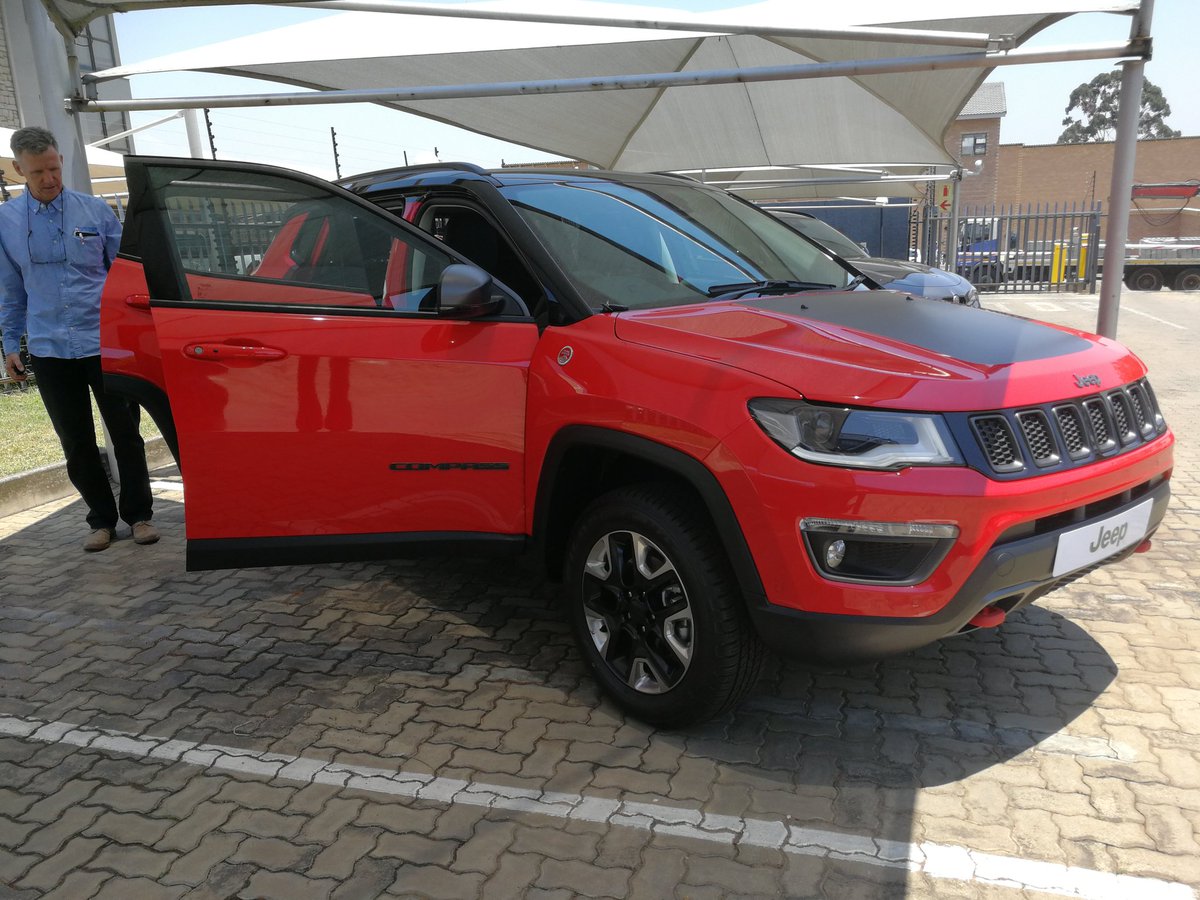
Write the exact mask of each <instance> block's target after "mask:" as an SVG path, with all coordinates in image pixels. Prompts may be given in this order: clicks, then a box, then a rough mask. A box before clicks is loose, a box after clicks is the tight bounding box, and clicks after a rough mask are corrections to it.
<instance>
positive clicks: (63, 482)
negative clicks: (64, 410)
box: [0, 437, 175, 518]
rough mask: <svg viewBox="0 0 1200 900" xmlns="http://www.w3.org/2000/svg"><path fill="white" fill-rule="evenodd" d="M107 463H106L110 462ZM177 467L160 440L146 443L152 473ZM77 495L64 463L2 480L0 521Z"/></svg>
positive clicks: (0, 485)
mask: <svg viewBox="0 0 1200 900" xmlns="http://www.w3.org/2000/svg"><path fill="white" fill-rule="evenodd" d="M102 458H103V457H102ZM105 462H106V463H107V460H105ZM174 463H175V458H174V457H173V456H171V451H170V449H169V448H168V447H167V444H166V441H164V440H163V439H162V438H161V437H153V438H149V439H147V441H146V464H147V465H148V466H149V467H150V470H151V471H153V470H155V469H157V468H160V467H162V466H168V465H174ZM74 493H75V488H74V486H73V485H72V484H71V480H70V479H69V478H67V464H66V463H65V462H61V463H57V464H55V465H52V466H42V468H40V469H33V470H32V471H29V472H21V473H20V474H17V475H9V476H7V477H6V478H0V518H2V517H4V516H11V515H13V514H14V513H19V512H24V511H25V510H27V509H32V508H33V507H35V506H41V505H42V504H43V503H49V502H50V501H51V500H61V499H62V498H63V497H70V496H71V495H72V494H74Z"/></svg>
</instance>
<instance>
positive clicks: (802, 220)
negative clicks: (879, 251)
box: [779, 213, 867, 259]
mask: <svg viewBox="0 0 1200 900" xmlns="http://www.w3.org/2000/svg"><path fill="white" fill-rule="evenodd" d="M779 218H780V219H781V220H782V221H783V222H784V223H785V224H787V225H788V226H790V227H792V228H795V229H796V230H797V231H798V232H800V233H801V234H803V235H805V236H806V237H810V238H812V239H813V240H814V241H816V242H817V243H818V244H820V245H821V246H823V247H828V248H829V249H830V250H832V251H833V252H834V253H836V254H837V255H838V256H840V257H841V258H842V259H865V258H866V256H867V254H866V252H865V251H864V250H863V248H862V247H860V246H858V244H856V243H854V241H852V240H850V238H848V237H846V235H844V234H842V233H841V232H840V231H838V230H837V229H836V228H834V227H833V226H832V225H828V224H826V223H825V222H822V221H821V220H820V219H813V218H811V217H809V216H797V215H794V214H791V215H789V214H788V213H780V214H779Z"/></svg>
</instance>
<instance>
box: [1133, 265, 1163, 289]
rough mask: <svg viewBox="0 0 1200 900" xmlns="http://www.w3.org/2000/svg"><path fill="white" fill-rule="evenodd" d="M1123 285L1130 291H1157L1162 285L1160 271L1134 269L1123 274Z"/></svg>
mask: <svg viewBox="0 0 1200 900" xmlns="http://www.w3.org/2000/svg"><path fill="white" fill-rule="evenodd" d="M1125 285H1126V287H1128V288H1129V289H1130V290H1131V291H1157V290H1159V289H1160V288H1161V287H1162V286H1163V277H1162V272H1160V271H1159V270H1158V269H1148V268H1141V269H1134V270H1133V271H1132V272H1130V273H1129V274H1128V275H1126V276H1125Z"/></svg>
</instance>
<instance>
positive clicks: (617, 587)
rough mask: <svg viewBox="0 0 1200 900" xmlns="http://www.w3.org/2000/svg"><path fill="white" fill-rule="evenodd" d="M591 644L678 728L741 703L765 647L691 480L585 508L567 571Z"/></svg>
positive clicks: (630, 702)
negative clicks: (685, 486)
mask: <svg viewBox="0 0 1200 900" xmlns="http://www.w3.org/2000/svg"><path fill="white" fill-rule="evenodd" d="M564 583H565V588H566V596H567V603H568V606H569V610H568V613H569V616H570V619H571V625H572V627H573V628H574V630H575V637H576V639H577V640H578V642H579V647H580V651H581V653H582V654H583V657H584V659H585V660H586V661H587V663H588V666H589V668H591V670H592V672H593V674H594V676H595V678H596V680H597V681H598V682H599V683H600V686H601V687H602V688H603V689H604V691H605V692H606V693H607V694H608V695H609V696H610V697H611V698H612V699H613V700H614V701H615V702H616V703H617V705H618V706H620V707H621V708H622V709H623V710H625V711H626V712H628V713H629V714H631V715H633V716H635V717H636V718H638V719H641V720H642V721H644V722H647V723H649V724H652V725H657V726H661V727H666V728H675V727H679V726H683V725H689V724H692V723H695V722H701V721H703V720H705V719H708V718H711V717H712V716H715V715H719V714H720V713H722V712H725V711H726V710H728V709H730V708H732V707H733V706H734V705H736V704H737V703H738V701H739V700H741V699H742V697H744V696H745V695H746V693H747V692H748V691H749V690H750V689H751V688H752V687H753V686H754V683H755V682H756V681H757V680H758V676H759V673H760V672H761V669H762V663H763V657H764V652H765V651H764V649H763V646H762V644H761V642H760V641H759V639H758V636H757V635H756V634H755V633H754V631H753V628H752V626H751V624H750V621H749V616H748V615H747V612H746V609H745V605H744V601H743V599H742V597H741V595H740V592H739V591H738V588H737V582H736V580H735V579H734V576H733V573H732V571H731V569H730V567H729V562H728V560H727V559H726V556H725V553H724V550H723V548H722V547H721V544H720V542H719V541H718V539H717V537H716V534H715V533H714V531H713V529H712V527H711V526H710V525H709V522H708V516H707V514H706V511H705V509H704V508H703V507H702V506H701V505H700V504H699V503H698V502H697V501H696V500H694V499H693V498H691V497H690V496H688V495H687V494H686V493H684V492H682V491H677V490H672V489H669V488H666V487H661V486H658V485H649V484H647V485H635V486H631V487H626V488H621V489H619V490H615V491H613V492H611V493H609V494H606V495H604V496H602V497H600V498H599V499H597V500H596V501H595V502H593V503H592V504H591V505H590V506H589V507H588V508H587V509H586V510H585V511H584V513H583V515H581V516H580V518H579V520H578V521H577V522H576V524H575V527H574V529H573V532H572V535H571V540H570V544H569V546H568V549H567V557H566V571H565V577H564Z"/></svg>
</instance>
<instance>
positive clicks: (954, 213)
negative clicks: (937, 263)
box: [946, 166, 963, 272]
mask: <svg viewBox="0 0 1200 900" xmlns="http://www.w3.org/2000/svg"><path fill="white" fill-rule="evenodd" d="M962 177H963V170H962V166H959V167H958V168H957V169H955V170H954V171H953V172H951V173H950V183H951V184H953V185H954V196H953V197H951V198H950V227H949V229H948V230H947V233H946V269H947V270H949V271H951V272H957V271H958V195H959V194H961V193H962Z"/></svg>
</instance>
